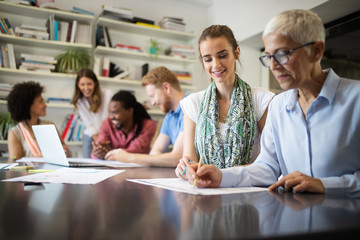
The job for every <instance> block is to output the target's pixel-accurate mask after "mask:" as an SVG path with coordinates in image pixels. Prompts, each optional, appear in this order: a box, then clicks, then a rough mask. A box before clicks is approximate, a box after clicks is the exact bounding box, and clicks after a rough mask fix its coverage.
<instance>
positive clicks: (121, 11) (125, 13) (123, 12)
mask: <svg viewBox="0 0 360 240" xmlns="http://www.w3.org/2000/svg"><path fill="white" fill-rule="evenodd" d="M104 12H106V13H112V14H115V15H118V16H121V17H125V18H129V19H132V18H133V12H132V10H131V9H129V8H121V7H113V6H110V5H105V4H104V5H102V13H104Z"/></svg>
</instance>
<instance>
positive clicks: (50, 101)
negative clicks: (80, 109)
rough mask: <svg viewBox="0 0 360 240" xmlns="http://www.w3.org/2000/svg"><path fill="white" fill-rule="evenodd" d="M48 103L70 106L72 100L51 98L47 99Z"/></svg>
mask: <svg viewBox="0 0 360 240" xmlns="http://www.w3.org/2000/svg"><path fill="white" fill-rule="evenodd" d="M47 102H48V103H53V104H64V105H68V104H71V99H70V98H59V97H49V98H48V99H47Z"/></svg>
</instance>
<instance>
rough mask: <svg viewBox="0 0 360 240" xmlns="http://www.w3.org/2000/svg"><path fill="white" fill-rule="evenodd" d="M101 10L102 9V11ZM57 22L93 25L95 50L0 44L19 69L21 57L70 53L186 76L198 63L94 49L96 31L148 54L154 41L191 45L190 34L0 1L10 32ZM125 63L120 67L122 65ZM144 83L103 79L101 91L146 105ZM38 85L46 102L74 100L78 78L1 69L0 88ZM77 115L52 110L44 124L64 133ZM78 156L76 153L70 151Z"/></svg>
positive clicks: (46, 43)
mask: <svg viewBox="0 0 360 240" xmlns="http://www.w3.org/2000/svg"><path fill="white" fill-rule="evenodd" d="M99 7H100V5H99ZM52 15H53V16H54V17H55V18H56V19H57V20H59V21H73V20H76V21H78V23H81V24H87V25H90V27H91V29H92V33H91V36H90V37H91V44H84V43H76V42H75V43H70V42H61V41H54V40H39V39H33V38H26V37H19V36H15V35H8V34H1V33H0V42H1V43H11V44H13V45H14V52H15V59H16V62H17V67H18V66H19V62H20V58H21V56H20V55H21V53H27V54H38V55H47V56H52V57H55V56H57V55H59V54H62V53H64V52H66V51H67V50H69V49H81V50H85V51H88V52H89V53H90V54H91V55H92V59H91V63H92V62H93V57H95V56H99V55H100V56H109V57H110V58H111V59H110V60H111V61H114V62H116V63H119V61H120V64H121V63H122V62H130V63H131V64H138V65H142V64H143V63H149V69H152V68H154V67H156V66H158V65H164V66H166V67H168V68H169V69H171V70H174V69H175V70H176V69H178V70H188V71H189V72H192V67H193V65H194V64H195V63H196V62H197V61H196V60H195V59H182V58H176V57H172V56H166V55H165V54H163V53H160V54H159V55H157V56H156V57H154V56H152V55H150V54H149V53H147V52H146V51H144V52H142V53H137V52H128V51H125V50H120V49H115V48H110V47H103V46H97V47H96V46H95V35H96V31H95V29H96V27H97V26H106V27H108V28H109V30H110V34H111V36H112V37H113V39H114V44H116V43H117V42H122V37H121V36H123V37H126V38H127V40H125V41H129V42H131V43H132V42H133V41H134V40H135V41H134V42H135V44H137V41H138V42H139V44H140V45H142V47H143V48H144V49H146V47H147V46H146V43H147V42H148V39H149V38H156V39H159V40H161V41H164V43H165V44H168V43H178V44H193V40H194V39H195V38H196V36H195V35H194V34H192V33H186V32H179V31H172V30H165V29H157V28H151V27H146V26H140V25H136V24H132V23H126V22H121V21H116V20H112V19H107V18H103V17H99V18H96V17H95V16H90V15H85V14H79V13H73V12H69V11H63V10H56V9H47V8H37V7H31V6H24V5H20V4H16V3H13V2H6V1H0V16H1V17H2V18H8V19H9V21H10V23H11V25H12V27H13V28H15V27H16V26H20V25H21V24H22V23H28V24H34V25H38V26H45V24H46V21H47V20H48V19H49V17H50V16H52ZM121 61H122V62H121ZM140 79H141V77H137V78H132V79H121V80H119V79H114V78H109V77H99V81H100V84H101V87H102V88H108V89H111V90H112V92H113V93H115V92H117V91H118V90H120V89H124V90H131V91H134V92H135V96H136V98H137V100H138V101H139V102H143V101H145V100H148V99H147V95H146V93H145V90H144V88H143V87H142V86H141V80H140ZM30 80H32V81H37V82H39V83H40V84H41V85H43V86H44V87H45V92H44V93H43V97H44V99H47V98H48V97H62V98H71V97H72V95H73V92H74V84H75V74H65V73H57V72H35V71H24V70H19V69H10V68H1V67H0V82H1V83H10V84H16V83H19V82H23V81H30ZM181 86H182V88H183V90H184V91H190V92H191V91H194V90H196V87H195V86H193V85H191V84H181ZM6 105H7V101H5V100H0V114H1V115H2V114H5V113H6V112H7V107H6ZM73 111H74V108H73V106H72V105H68V104H54V103H50V104H48V111H47V116H46V117H45V119H47V120H51V121H53V122H54V123H55V125H56V126H57V128H58V129H59V130H61V126H62V123H63V121H64V118H65V116H66V115H67V114H70V113H72V112H73ZM148 112H149V114H150V115H151V116H152V117H153V118H154V119H162V118H163V117H164V113H162V112H161V111H160V110H158V109H150V110H148ZM4 144H7V141H0V145H4ZM68 144H69V146H70V147H72V146H75V147H77V148H76V149H75V150H76V151H81V149H80V148H79V146H81V143H79V142H68ZM72 151H73V152H74V149H72Z"/></svg>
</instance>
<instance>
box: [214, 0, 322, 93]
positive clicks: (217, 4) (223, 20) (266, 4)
mask: <svg viewBox="0 0 360 240" xmlns="http://www.w3.org/2000/svg"><path fill="white" fill-rule="evenodd" d="M324 2H326V0H302V1H299V0H271V1H270V0H251V1H249V0H226V1H224V0H214V1H213V5H212V6H211V7H210V8H209V10H208V15H209V23H210V24H225V25H228V26H229V27H230V28H231V29H232V30H233V32H234V35H235V38H236V39H237V40H238V41H240V42H243V41H244V40H246V39H248V38H250V37H252V36H254V35H257V34H260V33H261V32H262V31H263V29H264V27H265V25H266V23H267V22H268V21H269V20H270V19H271V18H272V17H273V16H275V15H276V14H278V13H280V12H282V11H285V10H288V9H296V8H301V9H311V8H313V7H315V6H317V5H320V4H322V3H324ZM240 49H241V56H240V59H241V62H242V69H241V72H240V74H241V78H242V79H244V80H245V81H247V82H248V83H249V84H250V85H251V86H262V87H265V88H268V84H267V82H266V80H265V81H264V80H263V79H262V74H261V73H262V72H263V69H262V66H261V64H260V62H259V60H258V58H259V56H260V49H259V48H253V47H251V46H249V45H244V44H240ZM265 77H266V76H265Z"/></svg>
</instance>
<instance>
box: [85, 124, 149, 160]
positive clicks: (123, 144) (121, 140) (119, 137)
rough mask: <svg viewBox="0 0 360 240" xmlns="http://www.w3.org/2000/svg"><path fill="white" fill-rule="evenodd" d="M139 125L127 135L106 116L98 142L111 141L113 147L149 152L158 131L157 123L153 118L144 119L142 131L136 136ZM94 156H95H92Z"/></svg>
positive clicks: (135, 151) (129, 150)
mask: <svg viewBox="0 0 360 240" xmlns="http://www.w3.org/2000/svg"><path fill="white" fill-rule="evenodd" d="M136 129H137V126H135V128H134V129H133V130H132V131H131V132H130V133H129V134H128V135H127V136H126V135H125V134H124V133H123V132H122V131H121V130H118V129H116V127H115V125H114V124H113V123H112V121H111V119H110V118H106V119H105V120H104V121H103V122H102V124H101V127H100V131H99V135H98V138H97V139H96V142H97V143H99V142H106V141H110V145H111V149H118V148H121V149H123V150H125V151H127V152H131V153H149V152H150V144H151V141H152V139H153V137H154V134H155V131H156V123H155V122H154V121H153V120H151V119H144V121H143V125H142V130H141V132H140V133H139V134H138V135H137V136H136V137H135V133H136ZM91 157H92V158H94V156H93V155H92V156H91Z"/></svg>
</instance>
